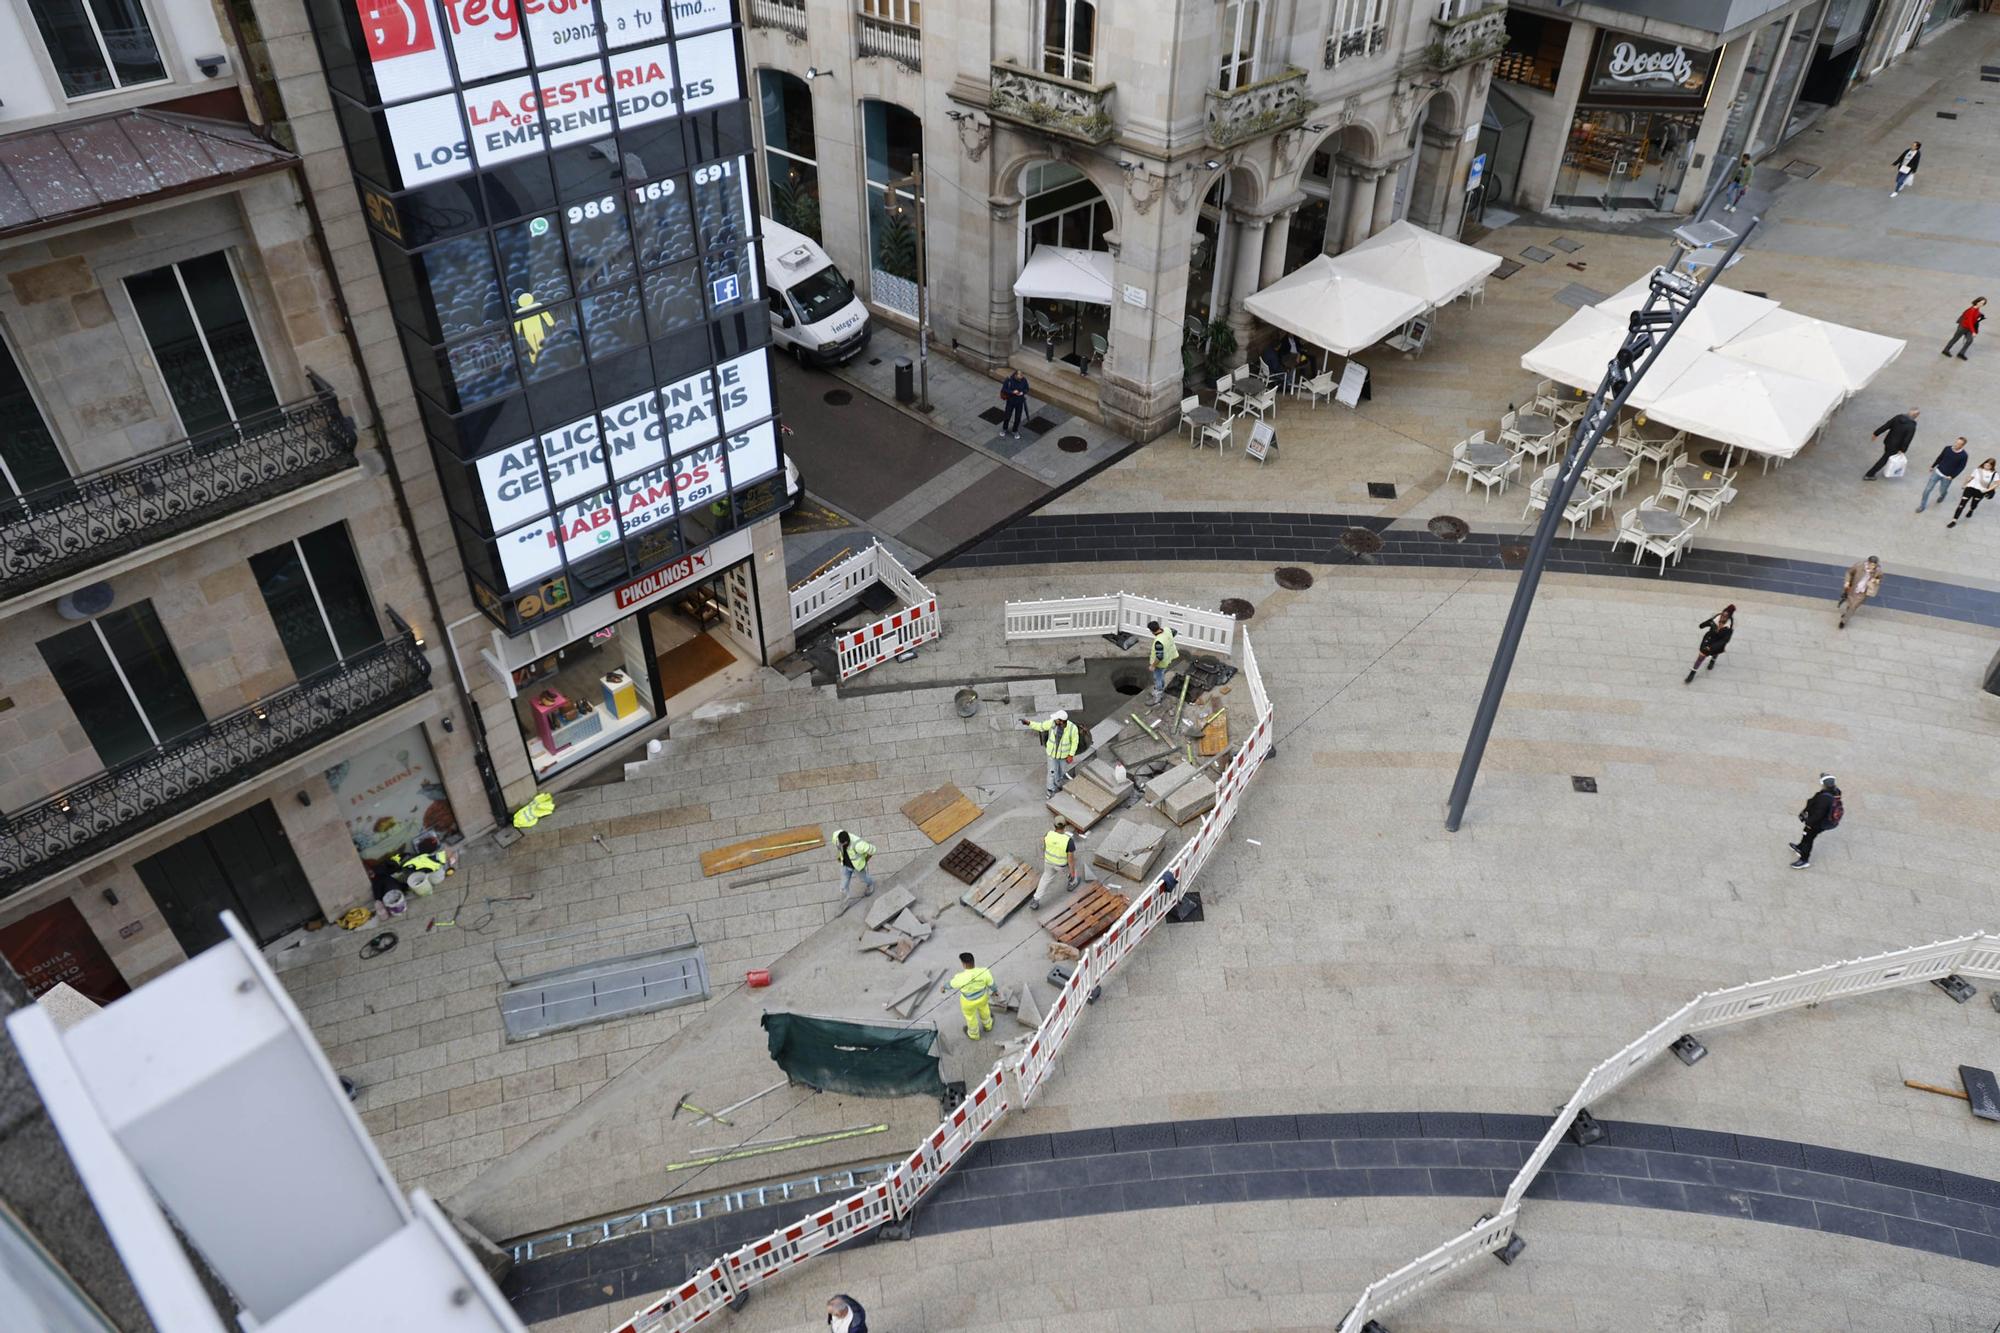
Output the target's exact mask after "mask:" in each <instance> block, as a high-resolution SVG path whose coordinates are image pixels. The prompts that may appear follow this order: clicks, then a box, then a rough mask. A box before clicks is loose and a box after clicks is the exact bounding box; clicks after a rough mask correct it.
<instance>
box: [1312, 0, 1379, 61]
mask: <svg viewBox="0 0 2000 1333" xmlns="http://www.w3.org/2000/svg"><path fill="white" fill-rule="evenodd" d="M1388 43H1389V0H1334V4H1333V31H1332V32H1330V33H1328V34H1327V38H1326V67H1327V68H1328V69H1332V68H1333V67H1334V66H1335V65H1338V64H1339V63H1340V62H1341V61H1343V60H1353V59H1358V58H1360V57H1363V56H1371V55H1374V54H1375V53H1376V52H1377V51H1380V50H1381V49H1382V48H1383V47H1385V46H1387V45H1388Z"/></svg>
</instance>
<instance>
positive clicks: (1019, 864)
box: [959, 856, 1039, 926]
mask: <svg viewBox="0 0 2000 1333" xmlns="http://www.w3.org/2000/svg"><path fill="white" fill-rule="evenodd" d="M1038 881H1039V875H1038V873H1037V872H1036V871H1035V870H1034V869H1033V868H1031V867H1030V866H1028V865H1027V864H1026V863H1025V862H1023V861H1021V860H1020V859H1019V858H1017V857H1012V856H1010V857H1008V858H1007V859H1006V860H1004V861H1001V862H1000V863H999V864H998V865H996V866H995V867H994V868H993V869H992V870H990V871H988V872H987V874H986V875H984V876H983V877H982V878H981V879H980V880H979V882H978V883H976V884H974V885H973V886H972V887H971V888H969V889H967V890H966V891H965V892H964V893H963V894H961V895H959V901H960V902H962V903H964V904H965V905H966V906H967V907H970V908H971V909H972V910H973V911H975V912H977V913H979V915H981V916H983V917H985V918H986V919H987V920H988V921H991V922H992V923H993V924H994V925H996V926H998V925H1003V924H1005V922H1006V920H1007V918H1008V917H1009V916H1012V915H1013V913H1014V909H1015V908H1017V907H1019V906H1020V905H1021V904H1022V903H1024V902H1026V901H1028V899H1029V898H1031V897H1033V896H1034V892H1035V885H1036V883H1037V882H1038Z"/></svg>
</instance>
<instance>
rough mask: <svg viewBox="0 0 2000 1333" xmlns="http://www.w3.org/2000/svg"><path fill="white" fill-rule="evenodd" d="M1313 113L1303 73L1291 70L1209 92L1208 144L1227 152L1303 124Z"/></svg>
mask: <svg viewBox="0 0 2000 1333" xmlns="http://www.w3.org/2000/svg"><path fill="white" fill-rule="evenodd" d="M1311 112H1312V98H1311V97H1309V96H1307V94H1306V72H1305V71H1304V70H1302V69H1295V68H1293V67H1291V66H1287V67H1286V68H1284V69H1282V70H1279V71H1278V72H1277V73H1276V74H1271V75H1268V76H1266V77H1264V78H1261V79H1259V80H1257V81H1256V82H1255V83H1246V84H1244V85H1243V86H1242V87H1240V88H1231V89H1229V90H1227V91H1226V92H1225V91H1222V90H1219V89H1215V88H1210V89H1209V90H1208V127H1207V132H1208V142H1209V144H1210V145H1211V146H1212V147H1216V148H1229V147H1231V146H1233V145H1235V144H1239V143H1242V142H1244V141H1245V140H1246V139H1254V138H1256V137H1258V136H1259V135H1263V134H1273V133H1275V132H1277V131H1278V130H1283V129H1290V128H1291V127H1292V126H1294V125H1299V124H1303V123H1304V122H1305V119H1306V117H1307V116H1308V115H1309V114H1310V113H1311Z"/></svg>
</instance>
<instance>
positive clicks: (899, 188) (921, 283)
mask: <svg viewBox="0 0 2000 1333" xmlns="http://www.w3.org/2000/svg"><path fill="white" fill-rule="evenodd" d="M906 186H907V187H908V188H909V191H910V199H911V205H910V211H911V213H912V214H913V215H914V216H915V218H916V224H915V225H916V233H917V239H916V246H917V409H918V410H919V411H922V412H928V411H930V410H931V283H930V257H929V254H928V252H927V251H926V250H925V248H924V155H923V154H922V153H916V154H913V155H912V156H911V158H910V174H909V175H907V176H905V177H903V178H902V179H901V180H899V181H897V182H895V183H894V184H893V185H891V186H890V187H889V188H890V189H891V190H894V191H895V192H896V194H897V196H898V197H900V196H901V195H902V192H903V189H904V187H906Z"/></svg>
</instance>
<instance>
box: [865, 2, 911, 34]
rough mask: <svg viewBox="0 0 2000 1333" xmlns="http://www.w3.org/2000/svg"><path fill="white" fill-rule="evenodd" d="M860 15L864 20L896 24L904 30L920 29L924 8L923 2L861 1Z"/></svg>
mask: <svg viewBox="0 0 2000 1333" xmlns="http://www.w3.org/2000/svg"><path fill="white" fill-rule="evenodd" d="M861 13H862V15H863V16H864V17H866V18H871V19H878V20H880V21H881V22H883V23H897V24H901V25H902V26H903V27H905V28H921V27H922V26H923V19H924V6H923V0H861Z"/></svg>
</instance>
